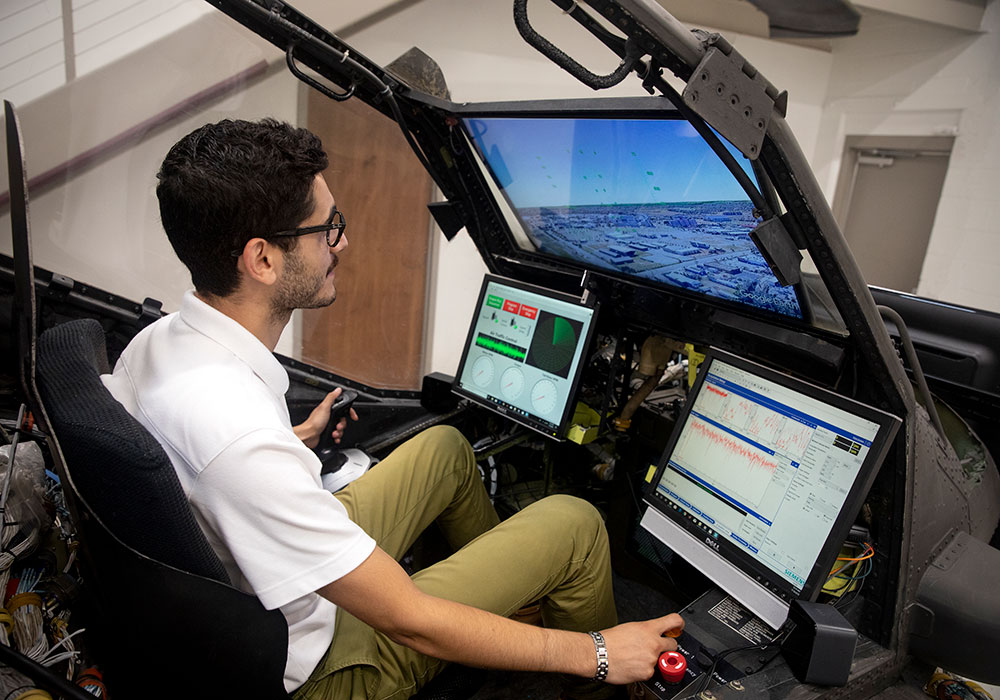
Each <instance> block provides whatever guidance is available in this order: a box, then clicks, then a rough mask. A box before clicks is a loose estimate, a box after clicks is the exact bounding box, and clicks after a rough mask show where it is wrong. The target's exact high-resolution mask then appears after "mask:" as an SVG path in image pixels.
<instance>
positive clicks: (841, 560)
mask: <svg viewBox="0 0 1000 700" xmlns="http://www.w3.org/2000/svg"><path fill="white" fill-rule="evenodd" d="M857 547H858V548H860V550H861V551H860V552H859V553H856V556H839V557H837V566H836V567H835V568H834V569H833V571H831V572H830V575H829V576H828V577H827V580H826V584H824V586H823V592H824V593H826V594H828V595H831V596H833V597H835V598H840V600H839V601H838V602H837V603H836V604H835V607H837V608H838V609H839V608H843V607H846V606H847V605H849V604H850V603H852V602H854V601H855V600H856V599H857V597H858V596H859V595H860V593H861V588H862V587H863V586H864V582H865V578H866V577H867V576H868V575H869V574H871V572H872V569H873V568H874V565H873V562H872V558H873V557H874V556H875V548H874V547H872V546H871V545H870V544H869V543H867V542H862V543H860V544H858V545H857ZM847 594H851V595H847Z"/></svg>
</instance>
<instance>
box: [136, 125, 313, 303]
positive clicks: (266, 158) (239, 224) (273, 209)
mask: <svg viewBox="0 0 1000 700" xmlns="http://www.w3.org/2000/svg"><path fill="white" fill-rule="evenodd" d="M327 163H328V160H327V156H326V153H325V152H324V151H323V144H322V143H321V142H320V140H319V138H318V137H317V136H316V135H315V134H313V133H312V132H310V131H307V130H306V129H297V128H295V127H293V126H291V125H289V124H285V123H282V122H279V121H276V120H274V119H263V120H261V121H259V122H248V121H242V120H229V119H226V120H224V121H221V122H218V123H217V124H208V125H206V126H203V127H201V128H200V129H197V130H195V131H193V132H191V133H190V134H188V135H187V136H185V137H184V138H182V139H181V140H180V141H178V142H177V143H176V144H174V146H173V147H172V148H171V149H170V151H169V152H168V153H167V156H166V158H164V160H163V165H162V166H161V167H160V171H159V172H158V173H157V175H156V177H157V180H158V181H159V183H158V184H157V186H156V196H157V198H158V199H159V201H160V220H161V221H162V222H163V229H164V230H165V231H166V232H167V238H169V239H170V244H171V245H172V246H173V248H174V252H175V253H177V257H178V258H180V259H181V262H183V263H184V264H185V265H186V266H187V268H188V270H190V272H191V281H192V282H193V283H194V286H195V288H196V289H197V290H198V291H199V292H205V293H208V294H211V295H214V296H227V295H229V294H231V293H232V292H234V291H235V290H236V287H237V284H238V282H239V275H238V272H237V269H236V259H235V258H234V257H233V256H232V251H234V250H242V249H243V248H244V246H246V243H247V241H249V240H250V239H251V238H254V237H257V236H261V237H265V236H266V235H267V234H269V233H274V232H276V231H282V230H286V229H292V228H295V227H296V226H298V225H300V224H301V223H302V221H304V220H305V219H306V218H307V217H308V216H309V215H310V214H311V213H312V209H313V206H314V203H313V197H312V186H313V180H314V178H315V176H316V174H317V173H320V172H322V171H323V170H325V169H326V166H327ZM296 240H297V239H295V238H276V239H273V242H274V244H275V245H279V246H281V247H282V248H283V249H284V250H290V249H291V247H292V246H294V245H295V244H296Z"/></svg>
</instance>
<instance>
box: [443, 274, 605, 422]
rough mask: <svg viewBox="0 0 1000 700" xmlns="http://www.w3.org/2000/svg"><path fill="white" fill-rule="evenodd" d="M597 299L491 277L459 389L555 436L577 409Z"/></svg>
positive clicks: (462, 366)
mask: <svg viewBox="0 0 1000 700" xmlns="http://www.w3.org/2000/svg"><path fill="white" fill-rule="evenodd" d="M596 311H597V305H596V302H594V301H593V300H591V301H590V302H589V303H587V302H585V301H583V300H582V299H581V298H580V297H575V296H573V295H570V294H563V293H561V292H555V291H552V290H549V289H543V288H541V287H536V286H534V285H530V284H525V283H523V282H518V281H516V280H511V279H505V278H502V277H497V276H494V275H487V276H486V277H485V279H484V280H483V286H482V288H481V289H480V291H479V299H478V301H477V302H476V310H475V313H474V315H473V318H472V323H471V326H470V328H469V333H468V336H467V338H466V342H465V348H464V350H463V352H462V359H461V362H460V363H459V366H458V371H457V372H456V373H455V384H454V387H453V388H454V390H455V392H456V393H458V394H460V395H462V396H465V397H466V398H469V399H471V400H473V401H475V402H477V403H479V404H482V405H484V406H487V407H489V408H491V409H493V410H495V411H497V412H499V413H502V414H503V415H505V416H507V417H509V418H511V419H512V420H515V421H517V422H518V423H522V424H524V425H526V426H528V427H529V428H533V429H535V430H537V431H539V432H541V433H543V434H545V435H547V436H548V437H552V438H557V439H559V438H561V437H562V436H563V434H564V433H565V430H566V427H567V425H566V424H567V422H568V420H569V418H570V413H571V410H572V407H573V405H574V403H573V399H574V396H575V394H576V388H577V385H578V383H579V376H580V372H581V370H582V368H583V361H582V360H583V354H584V352H585V351H586V349H587V347H588V346H589V344H590V339H591V336H592V334H593V330H594V316H595V314H596Z"/></svg>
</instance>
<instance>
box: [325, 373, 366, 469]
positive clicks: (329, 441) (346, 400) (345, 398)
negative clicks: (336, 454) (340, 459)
mask: <svg viewBox="0 0 1000 700" xmlns="http://www.w3.org/2000/svg"><path fill="white" fill-rule="evenodd" d="M357 398H358V392H357V391H355V390H354V389H348V388H346V387H345V388H343V389H342V391H341V394H340V396H338V397H337V400H336V401H334V402H333V406H332V407H331V408H330V420H329V422H328V423H327V424H326V427H325V428H323V432H322V433H320V436H319V444H318V445H317V446H316V454H317V455H319V458H320V461H326V458H327V457H329V455H330V453H332V452H333V451H334V450H336V449H337V443H335V442H334V441H333V435H332V434H331V433H333V429H334V428H335V427H337V423H339V422H340V419H341V418H343V417H344V416H346V415H347V414H348V412H349V411H350V409H351V405H352V404H353V403H354V401H355V399H357Z"/></svg>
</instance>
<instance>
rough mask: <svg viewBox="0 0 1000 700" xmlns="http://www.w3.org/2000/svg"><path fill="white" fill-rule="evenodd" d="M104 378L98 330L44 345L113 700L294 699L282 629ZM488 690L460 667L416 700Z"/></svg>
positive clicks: (49, 419)
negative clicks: (226, 558)
mask: <svg viewBox="0 0 1000 700" xmlns="http://www.w3.org/2000/svg"><path fill="white" fill-rule="evenodd" d="M106 372H108V361H107V351H106V347H105V338H104V331H103V329H102V327H101V325H100V324H99V323H98V322H97V321H95V320H92V319H82V320H77V321H70V322H68V323H64V324H62V325H59V326H56V327H54V328H51V329H49V330H47V331H45V332H44V333H43V334H42V335H41V337H40V338H39V341H38V363H37V375H38V388H39V394H40V398H41V401H42V405H43V414H44V415H43V417H42V418H43V421H44V422H45V423H46V426H47V428H48V430H49V434H50V435H51V436H52V437H53V438H54V440H53V441H52V452H53V458H54V460H55V462H56V465H57V468H59V469H60V471H61V476H62V479H63V489H64V492H65V494H66V499H67V502H68V504H69V505H70V508H71V511H72V514H73V516H74V518H75V520H76V524H77V531H78V533H79V535H80V539H81V544H82V546H83V560H82V565H83V566H84V574H85V576H86V583H85V586H86V589H87V590H88V591H89V594H90V596H91V603H92V605H93V606H94V607H95V608H96V617H95V620H94V621H93V622H92V623H91V629H92V630H93V629H94V627H95V626H96V627H97V630H96V631H97V634H98V639H97V641H98V642H99V653H101V654H103V655H104V656H103V657H102V658H99V661H101V662H102V663H104V664H105V665H106V667H107V674H106V678H107V681H108V685H109V690H111V691H112V692H113V693H114V694H115V696H116V697H119V696H120V697H126V698H131V697H136V698H140V697H141V698H161V697H162V698H174V697H178V695H190V696H191V697H223V698H242V699H247V698H268V699H269V698H287V697H288V695H287V693H286V692H285V690H284V686H283V683H282V676H283V673H284V667H285V659H286V655H287V649H288V628H287V625H286V623H285V619H284V616H283V615H282V614H281V612H280V611H278V610H271V611H269V610H266V609H264V607H263V606H262V605H261V603H260V601H259V600H258V599H257V598H256V596H253V595H249V594H246V593H243V592H242V591H240V590H238V589H236V588H234V587H233V586H232V585H230V581H229V578H228V576H227V574H226V571H225V569H224V568H223V566H222V563H221V562H220V561H219V559H218V557H217V556H216V554H215V552H214V551H213V550H212V548H211V546H210V545H209V544H208V542H207V541H206V539H205V536H204V534H203V533H202V531H201V529H200V527H199V526H198V524H197V522H196V521H195V519H194V515H193V513H192V512H191V509H190V506H189V505H188V503H187V499H186V498H185V496H184V493H183V490H182V489H181V486H180V482H179V481H178V479H177V475H176V473H175V472H174V469H173V467H172V466H171V464H170V460H169V458H168V457H167V455H166V453H165V452H164V451H163V449H162V448H161V447H160V445H159V443H157V442H156V440H155V439H154V438H153V436H152V435H150V434H149V432H148V431H146V429H145V428H143V426H142V425H140V424H139V423H138V422H137V421H136V420H135V419H134V418H133V417H132V416H131V415H129V414H128V412H127V411H126V410H125V409H124V407H123V406H122V405H121V404H119V403H118V402H117V401H116V400H115V399H114V398H113V397H112V396H111V394H110V393H109V392H108V391H107V389H106V388H105V387H104V384H103V383H102V382H101V379H100V375H101V374H103V373H106ZM98 623H99V624H98ZM482 681H483V674H482V673H481V672H477V671H474V670H472V669H465V668H464V667H452V668H450V669H449V670H448V671H446V672H445V673H444V674H442V675H441V676H439V677H438V678H436V679H435V680H434V681H432V682H431V683H430V684H429V685H428V686H427V687H426V688H424V689H423V690H422V691H421V693H419V694H418V695H417V698H422V699H424V700H431V699H433V700H458V699H459V698H467V697H469V696H471V695H472V694H473V693H474V692H475V691H476V690H477V689H478V687H479V686H480V685H481V684H482ZM191 683H193V684H194V686H195V687H196V688H197V692H194V693H193V694H192V693H191V691H192V690H193V689H194V688H192V687H191V685H190V684H191Z"/></svg>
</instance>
